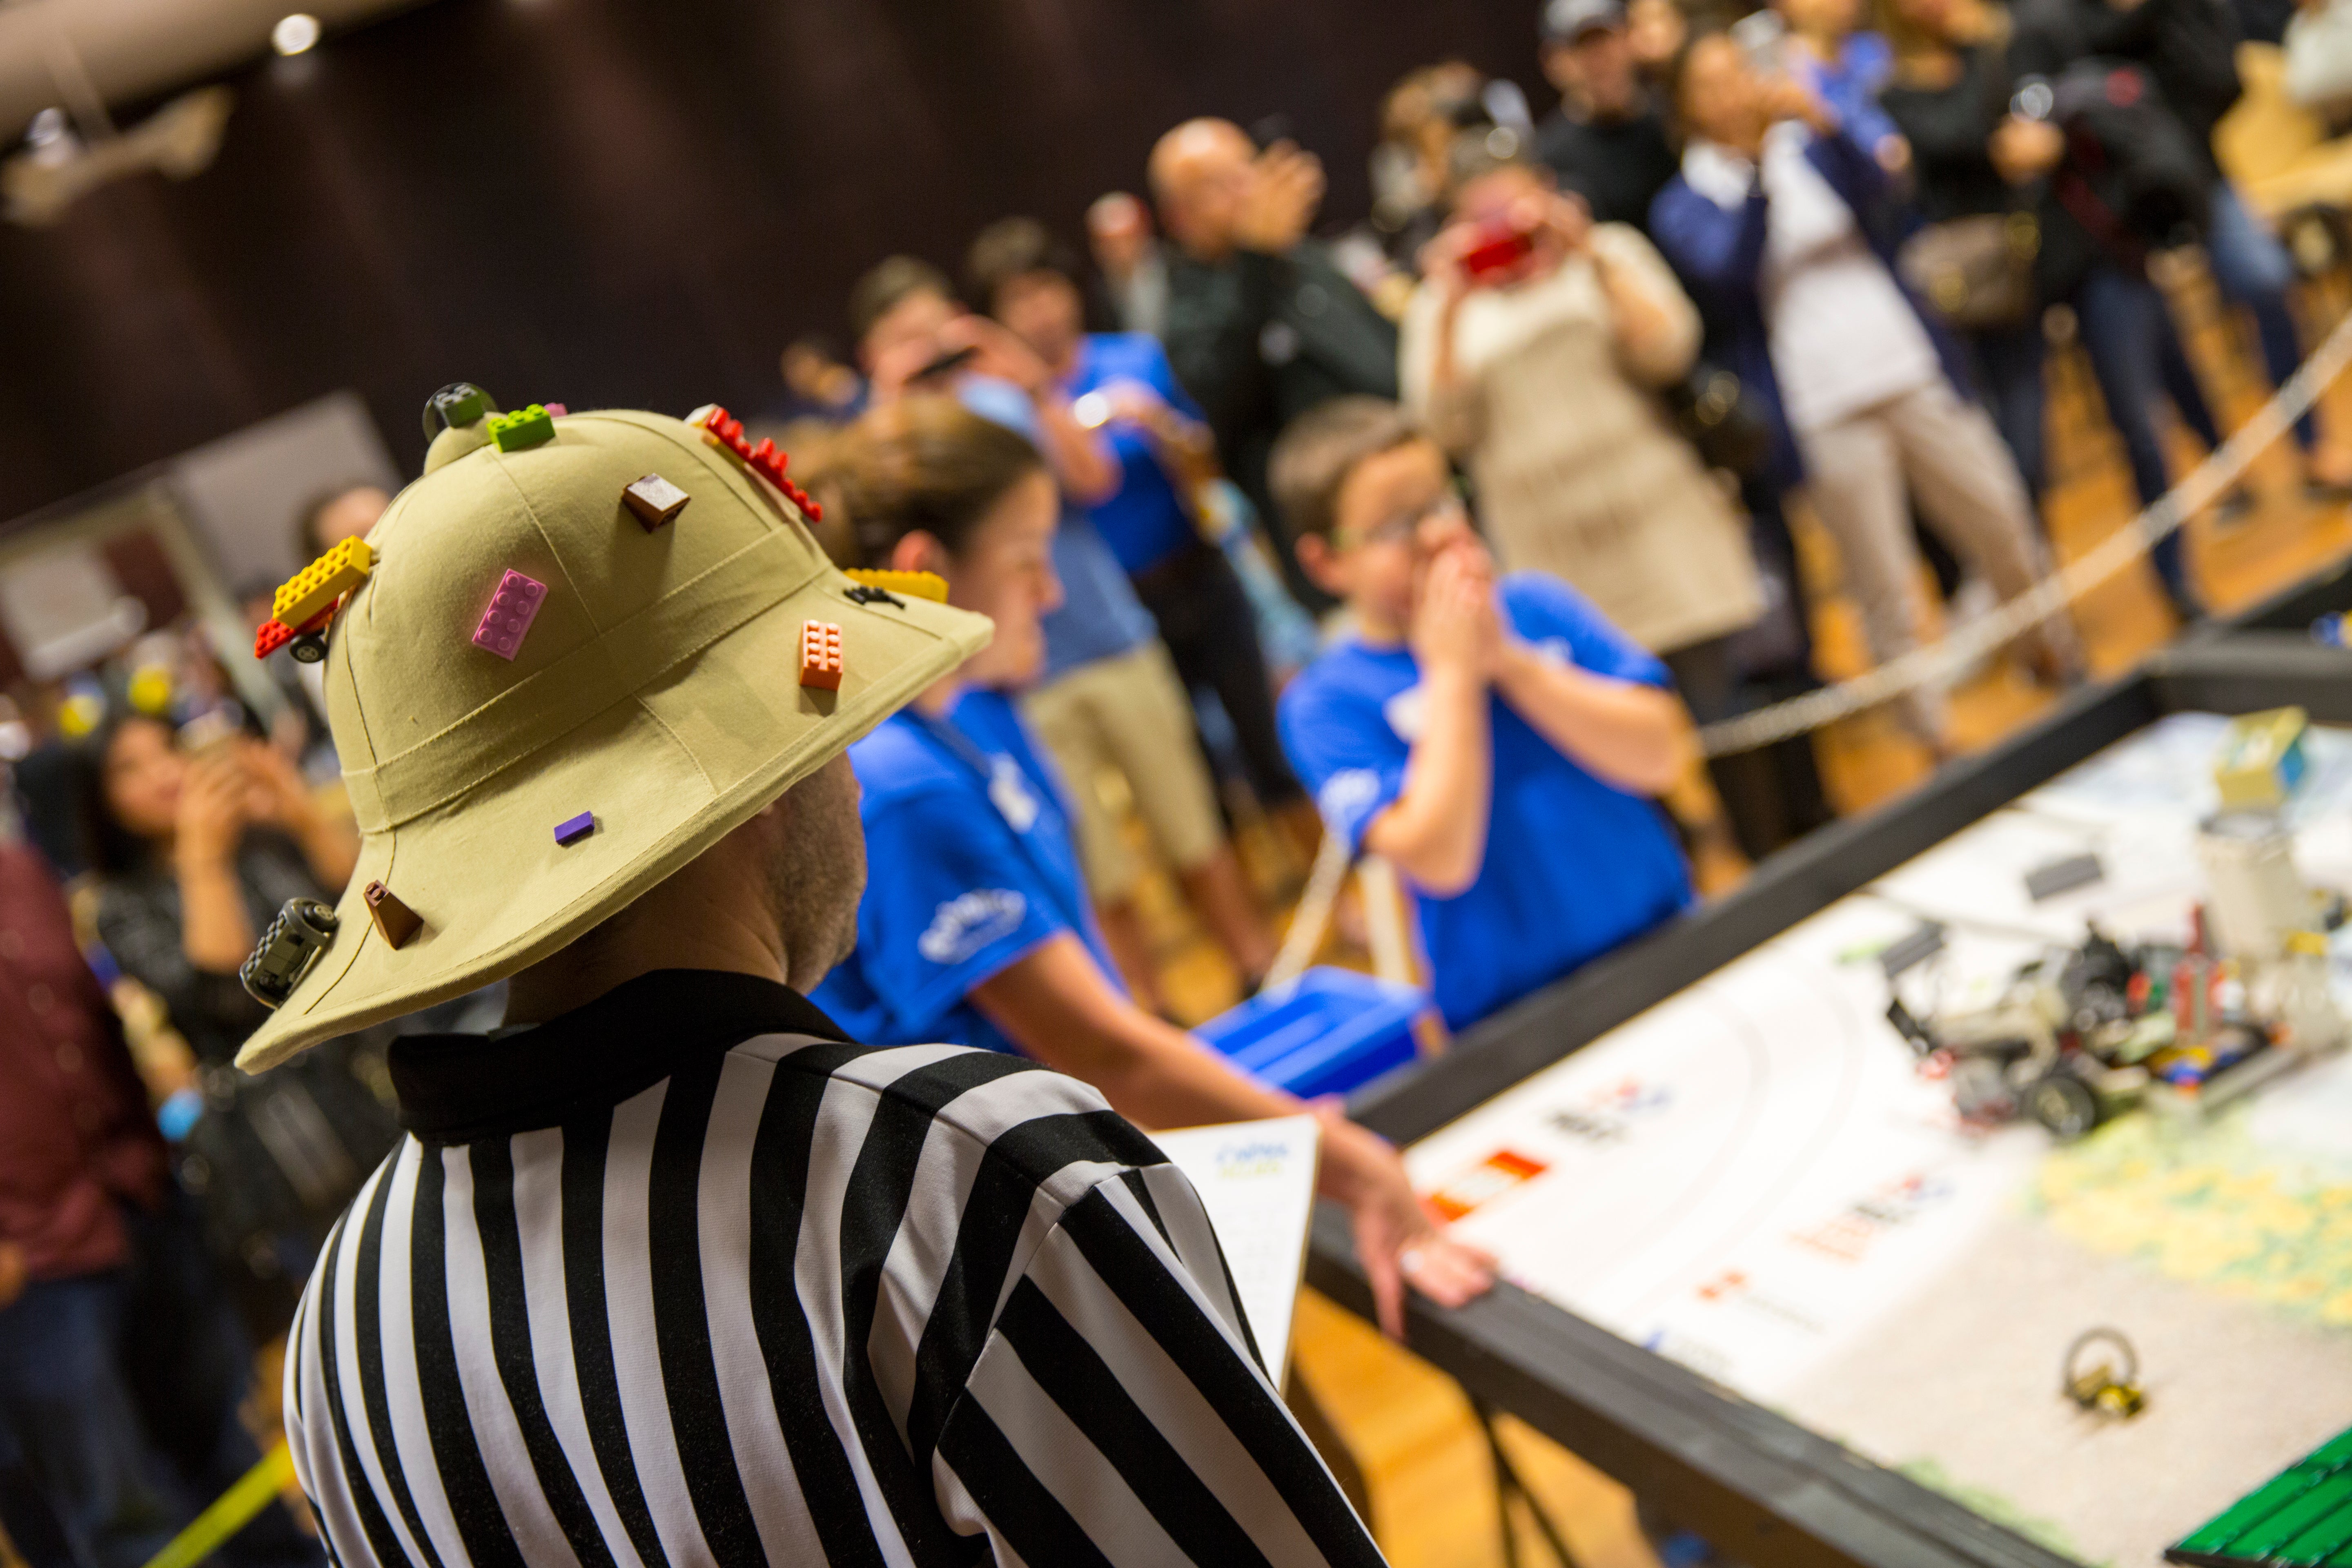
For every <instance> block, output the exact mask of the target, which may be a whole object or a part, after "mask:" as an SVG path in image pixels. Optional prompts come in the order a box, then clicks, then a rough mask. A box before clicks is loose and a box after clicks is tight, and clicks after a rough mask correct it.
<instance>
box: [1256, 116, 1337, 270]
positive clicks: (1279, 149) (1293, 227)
mask: <svg viewBox="0 0 2352 1568" xmlns="http://www.w3.org/2000/svg"><path fill="white" fill-rule="evenodd" d="M1322 201H1323V162H1322V160H1321V159H1319V158H1318V157H1316V156H1315V154H1314V153H1304V152H1301V151H1299V149H1298V148H1297V147H1296V146H1294V145H1292V144H1291V143H1290V142H1276V143H1275V144H1274V145H1273V146H1271V147H1268V148H1267V149H1266V150H1265V152H1263V153H1259V154H1258V155H1257V161H1256V162H1255V163H1252V164H1251V165H1250V175H1249V189H1248V191H1247V192H1246V193H1245V194H1244V195H1243V197H1242V203H1241V210H1240V211H1239V212H1238V213H1236V214H1235V215H1234V243H1235V244H1236V245H1238V246H1240V247H1242V248H1243V249H1244V250H1256V251H1263V252H1264V253H1265V254H1266V255H1268V256H1280V255H1282V254H1283V253H1284V252H1286V251H1287V250H1288V249H1290V247H1292V246H1295V245H1297V243H1298V242H1299V241H1300V240H1302V239H1304V238H1306V237H1307V225H1308V224H1310V223H1312V222H1314V221H1315V209H1316V208H1317V207H1318V206H1319V205H1322Z"/></svg>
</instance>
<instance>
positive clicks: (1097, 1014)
mask: <svg viewBox="0 0 2352 1568" xmlns="http://www.w3.org/2000/svg"><path fill="white" fill-rule="evenodd" d="M971 1000H972V1004H973V1005H975V1006H977V1007H978V1008H979V1009H980V1010H981V1012H982V1014H984V1015H985V1016H987V1018H988V1019H989V1021H990V1022H991V1023H992V1024H994V1025H995V1026H997V1027H998V1028H1000V1029H1002V1030H1003V1031H1004V1034H1005V1036H1006V1037H1007V1038H1009V1039H1011V1040H1012V1041H1013V1044H1015V1045H1017V1046H1019V1047H1021V1049H1022V1050H1023V1052H1024V1053H1025V1054H1026V1055H1028V1056H1029V1057H1030V1058H1032V1059H1033V1060H1035V1061H1039V1062H1043V1063H1044V1064H1045V1066H1047V1067H1049V1068H1054V1069H1055V1071H1057V1072H1063V1073H1067V1074H1068V1075H1069V1076H1070V1077H1072V1078H1075V1079H1079V1080H1081V1081H1083V1082H1086V1083H1089V1084H1092V1085H1093V1086H1094V1087H1095V1088H1096V1089H1099V1090H1101V1091H1102V1096H1103V1098H1104V1099H1105V1100H1108V1101H1110V1104H1111V1108H1112V1109H1113V1110H1117V1111H1118V1113H1119V1114H1120V1115H1122V1116H1125V1117H1126V1118H1128V1119H1129V1121H1135V1122H1139V1123H1140V1124H1141V1125H1143V1126H1145V1127H1190V1126H1194V1125H1205V1124H1212V1123H1216V1122H1222V1121H1259V1120H1263V1119H1265V1118H1268V1117H1276V1116H1295V1115H1297V1114H1298V1113H1299V1112H1300V1111H1301V1110H1305V1109H1307V1108H1306V1107H1305V1106H1303V1105H1301V1103H1300V1102H1299V1101H1298V1100H1296V1099H1294V1098H1292V1097H1291V1096H1289V1095H1287V1094H1284V1093H1283V1092H1281V1091H1280V1090H1278V1089H1269V1088H1268V1087H1266V1086H1265V1084H1262V1083H1260V1082H1258V1081H1257V1080H1256V1079H1253V1078H1250V1077H1249V1076H1248V1075H1247V1074H1245V1073H1244V1072H1242V1071H1241V1069H1240V1068H1236V1067H1234V1065H1233V1064H1232V1063H1231V1062H1228V1061H1227V1060H1225V1059H1224V1058H1223V1057H1221V1056H1219V1055H1217V1054H1216V1053H1215V1052H1214V1051H1213V1050H1211V1049H1209V1048H1208V1047H1205V1046H1203V1045H1202V1043H1201V1042H1200V1041H1198V1040H1196V1039H1194V1038H1192V1036H1190V1035H1187V1034H1185V1033H1184V1032H1183V1031H1182V1030H1181V1029H1179V1028H1177V1027H1176V1026H1173V1025H1171V1024H1167V1023H1163V1022H1162V1021H1161V1020H1160V1019H1158V1018H1155V1017H1153V1016H1151V1015H1150V1014H1149V1013H1146V1012H1144V1011H1143V1010H1142V1009H1141V1008H1139V1007H1138V1006H1136V1005H1135V1004H1134V1003H1132V1002H1130V1001H1129V1000H1128V999H1127V998H1126V997H1125V996H1123V995H1121V994H1119V993H1118V991H1117V990H1116V989H1114V988H1113V987H1112V985H1111V984H1110V982H1109V981H1108V979H1107V978H1105V976H1104V974H1103V972H1102V970H1101V969H1100V968H1099V967H1098V966H1097V964H1096V963H1095V961H1094V958H1093V956H1092V955H1091V954H1090V953H1088V952H1087V949H1086V947H1085V945H1084V944H1083V943H1082V942H1079V941H1078V939H1077V938H1076V936H1074V935H1072V934H1071V933H1070V932H1068V931H1063V932H1061V933H1059V934H1058V935H1055V936H1053V937H1049V938H1048V939H1046V940H1045V942H1042V943H1040V944H1038V945H1037V946H1036V947H1034V948H1032V949H1030V950H1029V952H1026V953H1024V954H1023V955H1022V956H1021V957H1020V958H1017V959H1015V960H1014V961H1013V963H1010V964H1007V965H1006V966H1005V967H1004V968H1003V969H1001V970H999V971H997V972H996V973H994V974H992V975H991V976H990V977H989V978H988V979H986V980H983V981H982V982H981V983H980V984H978V985H977V986H975V987H973V989H972V992H971ZM1317 1114H1318V1115H1321V1116H1323V1118H1324V1123H1323V1131H1324V1138H1323V1157H1322V1161H1321V1163H1320V1166H1319V1169H1318V1173H1317V1187H1318V1191H1320V1192H1321V1193H1322V1194H1323V1195H1324V1196H1326V1197H1328V1198H1330V1199H1332V1200H1333V1201H1335V1202H1337V1203H1339V1204H1341V1205H1344V1206H1346V1207H1347V1209H1348V1210H1349V1213H1350V1214H1351V1215H1353V1217H1354V1219H1355V1231H1356V1245H1357V1251H1358V1253H1359V1255H1360V1257H1361V1258H1362V1260H1363V1264H1364V1268H1365V1272H1366V1273H1367V1274H1368V1275H1369V1276H1370V1279H1371V1281H1372V1290H1373V1298H1374V1301H1375V1303H1376V1305H1377V1308H1378V1311H1379V1316H1380V1320H1381V1328H1383V1329H1384V1330H1386V1331H1388V1332H1389V1333H1390V1334H1391V1335H1392V1336H1393V1335H1401V1334H1402V1332H1403V1328H1404V1297H1403V1284H1404V1281H1405V1279H1406V1278H1407V1277H1408V1275H1409V1276H1410V1278H1411V1280H1412V1285H1413V1286H1414V1288H1415V1289H1419V1290H1420V1291H1422V1293H1423V1294H1424V1295H1426V1296H1429V1297H1430V1298H1431V1299H1432V1300H1436V1301H1438V1302H1439V1303H1440V1304H1442V1305H1445V1306H1459V1305H1461V1304H1462V1303H1463V1302H1464V1301H1466V1300H1469V1299H1470V1298H1471V1297H1473V1296H1475V1295H1477V1294H1478V1293H1479V1292H1481V1291H1483V1290H1484V1289H1486V1287H1487V1286H1488V1285H1490V1284H1492V1283H1493V1282H1494V1273H1493V1268H1492V1266H1491V1265H1490V1264H1489V1263H1488V1262H1487V1261H1486V1260H1485V1259H1484V1258H1481V1257H1480V1256H1479V1255H1477V1254H1475V1253H1473V1252H1471V1251H1469V1250H1468V1249H1466V1248H1464V1247H1459V1246H1457V1245H1455V1244H1454V1243H1451V1242H1448V1241H1447V1240H1445V1238H1444V1237H1443V1236H1442V1235H1441V1234H1440V1233H1439V1232H1438V1230H1437V1226H1436V1224H1435V1222H1434V1221H1433V1220H1432V1219H1431V1218H1430V1216H1429V1215H1428V1213H1427V1212H1426V1211H1425V1210H1423V1208H1422V1206H1421V1203H1420V1200H1419V1199H1418V1198H1416V1197H1415V1196H1414V1195H1413V1193H1412V1184H1410V1183H1409V1182H1408V1181H1407V1180H1406V1178H1405V1173H1404V1165H1403V1163H1402V1161H1400V1160H1399V1159H1398V1158H1397V1155H1396V1151H1395V1150H1394V1149H1391V1147H1390V1146H1389V1145H1388V1144H1386V1143H1384V1142H1381V1140H1380V1139H1378V1138H1376V1137H1374V1136H1373V1135H1372V1134H1370V1133H1369V1132H1367V1131H1364V1130H1363V1129H1362V1128H1360V1127H1358V1126H1356V1125H1355V1124H1354V1123H1352V1122H1349V1121H1345V1120H1343V1119H1341V1118H1339V1116H1338V1115H1337V1114H1336V1112H1332V1113H1326V1112H1324V1111H1323V1110H1318V1111H1317Z"/></svg>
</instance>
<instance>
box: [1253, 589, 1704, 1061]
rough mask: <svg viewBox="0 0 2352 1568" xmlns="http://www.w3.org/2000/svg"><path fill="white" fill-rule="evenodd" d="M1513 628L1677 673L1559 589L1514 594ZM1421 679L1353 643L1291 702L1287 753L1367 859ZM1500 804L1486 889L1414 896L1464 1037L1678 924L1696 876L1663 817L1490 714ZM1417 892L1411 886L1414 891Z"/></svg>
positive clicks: (1597, 656) (1515, 722)
mask: <svg viewBox="0 0 2352 1568" xmlns="http://www.w3.org/2000/svg"><path fill="white" fill-rule="evenodd" d="M1501 591H1502V602H1503V609H1504V612H1505V614H1506V615H1507V616H1508V618H1509V622H1510V625H1511V626H1512V628H1513V629H1514V630H1516V631H1517V633H1518V635H1519V636H1520V637H1522V638H1524V639H1525V640H1526V641H1528V642H1529V643H1532V644H1534V645H1536V646H1537V647H1539V648H1543V649H1545V650H1547V651H1549V652H1550V653H1552V654H1554V655H1555V656H1557V657H1559V658H1565V659H1567V660H1568V661H1569V662H1570V663H1571V664H1573V665H1575V666H1576V667H1577V668H1580V669H1586V670H1590V671H1591V672H1592V673H1594V674H1596V675H1605V676H1611V677H1613V678H1615V679H1619V680H1635V681H1641V682H1643V683H1644V684H1647V685H1652V686H1664V685H1666V684H1668V679H1669V678H1668V676H1667V674H1666V669H1665V667H1664V665H1662V664H1660V663H1659V662H1658V661H1657V659H1656V658H1653V657H1652V656H1651V655H1650V654H1648V653H1646V652H1644V651H1643V649H1642V648H1641V647H1639V646H1637V645H1636V644H1635V643H1634V642H1633V640H1632V639H1630V638H1629V637H1626V636H1625V634H1624V633H1622V632H1621V631H1619V630H1618V629H1617V628H1616V627H1615V626H1612V625H1611V624H1610V623H1609V621H1608V620H1607V619H1606V618H1604V617H1603V616H1601V612H1600V611H1599V610H1597V609H1595V608H1593V606H1592V605H1591V601H1589V600H1587V599H1586V598H1584V597H1583V596H1582V595H1580V594H1578V593H1577V592H1576V591H1575V590H1574V589H1573V588H1570V587H1569V586H1568V585H1567V584H1564V583H1562V582H1560V581H1559V580H1558V579H1556V578H1552V577H1547V576H1544V575H1542V574H1537V573H1531V572H1530V573H1520V574H1515V575H1512V576H1508V577H1506V578H1504V579H1503V582H1502V590H1501ZM1421 698H1422V688H1421V670H1420V668H1419V666H1418V665H1417V664H1416V663H1415V662H1414V660H1413V657H1412V653H1411V652H1410V651H1409V650H1408V649H1406V648H1403V647H1370V646H1369V645H1367V644H1365V643H1363V642H1361V641H1358V640H1353V639H1350V640H1348V641H1344V642H1341V643H1339V645H1337V646H1336V647H1332V648H1331V649H1330V650H1329V651H1328V652H1326V653H1325V654H1324V655H1323V656H1322V657H1321V658H1318V659H1317V660H1316V661H1315V662H1314V663H1313V664H1311V665H1309V666H1308V667H1307V668H1306V669H1305V670H1304V671H1302V672H1301V673H1300V674H1299V676H1298V678H1297V679H1296V680H1294V681H1292V682H1291V684H1290V686H1289V688H1288V689H1286V691H1284V693H1283V695H1282V705H1281V721H1282V740H1283V747H1284V749H1285V750H1286V751H1287V752H1289V753H1290V761H1291V765H1292V766H1294V767H1296V768H1297V770H1298V776H1299V777H1300V778H1301V779H1303V780H1305V781H1306V783H1307V787H1308V788H1309V789H1311V790H1313V791H1314V792H1315V798H1316V801H1317V803H1318V805H1320V806H1321V807H1322V810H1323V819H1324V821H1325V822H1326V823H1327V824H1328V826H1329V828H1330V830H1331V831H1333V832H1336V833H1340V834H1344V835H1346V836H1347V838H1348V841H1349V843H1350V844H1351V845H1355V846H1357V847H1361V845H1362V843H1363V837H1364V830H1365V828H1366V827H1367V826H1369V825H1370V822H1371V820H1372V818H1374V817H1375V816H1379V815H1380V814H1381V812H1382V811H1384V810H1386V809H1387V808H1388V807H1389V806H1390V805H1393V804H1395V802H1396V799H1397V796H1398V795H1400V794H1402V792H1403V789H1404V769H1405V760H1406V758H1407V757H1408V756H1410V755H1411V753H1412V738H1413V737H1414V736H1416V735H1418V734H1419V733H1420V732H1421V706H1420V705H1421ZM1492 703H1493V712H1492V721H1493V735H1494V748H1495V768H1494V785H1493V787H1494V792H1495V794H1494V801H1493V806H1492V809H1491V811H1490V812H1489V814H1488V818H1487V827H1486V858H1485V859H1484V860H1483V861H1482V862H1481V863H1480V865H1479V868H1478V879H1477V880H1476V881H1475V882H1473V883H1472V884H1471V885H1470V887H1469V888H1468V889H1466V890H1465V891H1464V892H1462V893H1461V894H1459V895H1457V896H1455V897H1454V898H1450V899H1441V898H1435V897H1433V896H1431V895H1429V894H1427V893H1423V892H1421V891H1420V890H1419V889H1414V892H1413V900H1414V904H1415V906H1416V908H1417V910H1418V911H1419V913H1420V916H1421V932H1422V941H1423V944H1424V945H1425V946H1426V947H1427V949H1428V952H1429V966H1430V974H1431V980H1432V982H1433V989H1434V991H1435V992H1436V995H1437V1005H1438V1010H1439V1011H1440V1012H1441V1013H1443V1014H1444V1016H1445V1022H1446V1025H1447V1026H1448V1027H1450V1028H1454V1029H1461V1028H1465V1027H1467V1026H1470V1025H1472V1024H1474V1023H1476V1022H1477V1021H1478V1020H1479V1019H1481V1018H1483V1017H1485V1016H1486V1015H1488V1014H1489V1013H1492V1012H1494V1011H1495V1010H1496V1009H1497V1008H1499V1007H1502V1006H1505V1005H1507V1004H1509V1003H1512V1002H1516V1001H1517V1000H1518V999H1519V998H1520V997H1522V996H1525V995H1527V994H1529V993H1530V992H1533V991H1535V990H1538V988H1540V987H1542V986H1543V985H1545V984H1549V983H1550V982H1551V981H1554V980H1557V979H1559V977H1560V976H1561V975H1563V974H1566V973H1568V972H1569V971H1570V970H1572V969H1574V968H1576V967H1577V966H1578V965H1579V964H1581V963H1585V962H1586V961H1587V960H1589V959H1592V958H1595V957H1598V956H1599V955H1600V954H1601V953H1603V952H1608V951H1609V950H1610V949H1611V948H1613V947H1615V946H1617V945H1618V944H1619V943H1621V942H1625V941H1627V940H1629V939H1631V938H1633V937H1634V936H1638V935H1640V934H1641V933H1642V932H1643V931H1647V930H1649V929H1650V928H1651V927H1652V926H1654V925H1656V924H1658V923H1659V922H1660V921H1664V920H1666V919H1668V918H1669V917H1671V916H1672V915H1674V914H1675V912H1676V911H1678V910H1681V909H1683V908H1684V907H1685V905H1687V904H1688V903H1689V902H1690V900H1691V889H1690V875H1689V872H1688V870H1687V868H1685V866H1684V864H1683V857H1682V851H1681V849H1680V848H1679V847H1676V845H1675V840H1674V836H1673V835H1672V834H1671V833H1670V832H1668V830H1667V828H1666V825H1665V823H1664V820H1663V819H1662V818H1661V817H1660V816H1659V814H1658V809H1657V807H1656V806H1655V805H1653V804H1652V803H1651V802H1649V801H1647V800H1645V799H1643V798H1642V797H1641V796H1639V795H1628V794H1627V793H1626V792H1624V791H1623V790H1621V789H1618V788H1617V787H1615V786H1614V785H1612V784H1604V783H1602V782H1601V780H1600V779H1597V778H1595V777H1593V775H1592V774H1591V773H1587V772H1586V771H1585V770H1584V769H1583V768H1582V767H1581V766H1580V765H1579V764H1578V763H1575V762H1573V761H1571V760H1570V758H1568V757H1566V756H1564V755H1562V754H1561V753H1560V752H1559V751H1557V750H1555V749H1554V748H1553V746H1552V744H1551V742H1549V741H1546V740H1545V739H1544V738H1543V737H1542V736H1541V735H1540V734H1538V733H1537V731H1535V729H1534V728H1533V727H1532V726H1530V725H1529V724H1528V721H1526V720H1524V719H1522V718H1520V717H1519V715H1518V714H1517V712H1515V711H1514V710H1512V709H1511V708H1510V706H1509V705H1508V704H1507V703H1506V702H1504V701H1503V700H1502V699H1501V698H1500V697H1496V698H1493V699H1492ZM1407 886H1408V887H1410V886H1411V879H1407Z"/></svg>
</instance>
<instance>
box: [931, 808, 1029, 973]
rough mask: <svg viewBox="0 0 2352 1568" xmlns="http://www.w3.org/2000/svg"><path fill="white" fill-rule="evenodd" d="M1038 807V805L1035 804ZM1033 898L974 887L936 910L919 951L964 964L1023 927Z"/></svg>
mask: <svg viewBox="0 0 2352 1568" xmlns="http://www.w3.org/2000/svg"><path fill="white" fill-rule="evenodd" d="M1033 809H1034V807H1033ZM1028 912H1029V900H1026V899H1024V898H1023V897H1022V896H1021V895H1020V894H1019V893H1016V892H1014V891H1013V889H1010V888H974V889H972V890H971V892H969V893H961V894H958V895H957V896H956V897H954V898H952V899H950V900H948V901H947V902H946V903H944V904H941V905H940V907H939V908H938V909H937V910H934V911H932V914H931V923H930V926H929V929H928V930H926V931H924V932H923V934H922V935H921V936H920V937H919V938H918V939H917V940H916V942H915V951H916V952H919V953H921V954H922V955H923V956H924V957H925V958H928V959H929V960H930V961H931V962H932V963H962V962H963V961H964V960H965V959H967V958H970V957H971V955H972V954H974V953H976V952H979V951H980V950H981V949H982V948H983V947H986V946H987V945H988V944H989V943H990V942H994V941H996V940H997V939H998V938H1000V937H1006V936H1010V935H1012V934H1013V932H1014V931H1018V930H1020V929H1021V917H1022V916H1024V915H1025V914H1027V913H1028Z"/></svg>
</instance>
